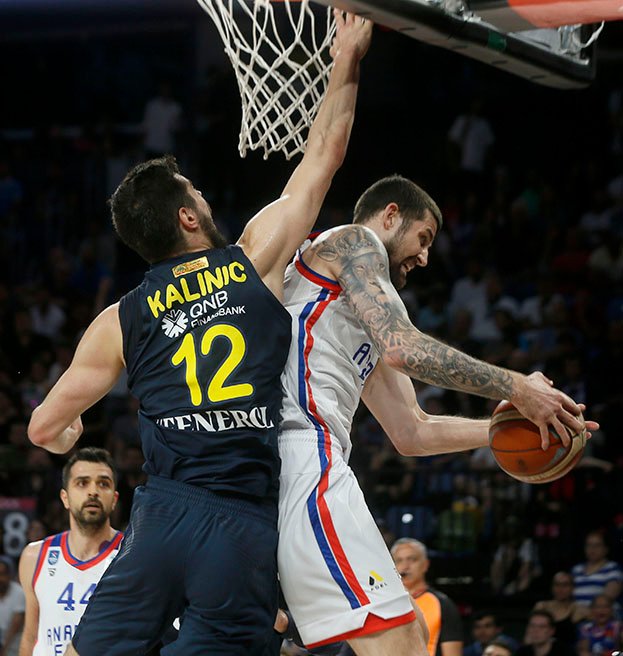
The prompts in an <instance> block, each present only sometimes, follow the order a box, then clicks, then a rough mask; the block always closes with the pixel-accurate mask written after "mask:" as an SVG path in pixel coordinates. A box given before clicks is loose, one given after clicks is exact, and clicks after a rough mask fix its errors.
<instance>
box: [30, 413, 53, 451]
mask: <svg viewBox="0 0 623 656" xmlns="http://www.w3.org/2000/svg"><path fill="white" fill-rule="evenodd" d="M37 414H38V413H37V409H35V411H34V412H33V415H32V418H31V419H30V423H29V424H28V439H29V440H30V441H31V442H32V443H33V444H34V445H35V446H39V447H42V448H44V449H45V448H46V446H47V445H48V444H50V443H51V442H53V441H54V438H55V436H54V435H52V433H51V431H50V430H49V429H48V428H47V427H46V426H45V424H44V422H42V421H41V419H40V418H39V417H38V416H37Z"/></svg>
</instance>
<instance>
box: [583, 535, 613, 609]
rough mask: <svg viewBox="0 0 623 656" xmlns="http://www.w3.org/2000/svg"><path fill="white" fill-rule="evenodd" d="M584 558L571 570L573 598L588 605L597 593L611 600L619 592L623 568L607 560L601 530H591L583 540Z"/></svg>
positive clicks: (606, 551) (605, 546) (606, 546)
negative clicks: (573, 586) (573, 587)
mask: <svg viewBox="0 0 623 656" xmlns="http://www.w3.org/2000/svg"><path fill="white" fill-rule="evenodd" d="M584 555H585V557H586V560H585V561H584V562H583V563H578V564H577V565H575V566H574V567H573V569H572V570H571V574H572V576H573V582H574V585H575V589H574V592H573V594H574V597H575V600H576V601H577V602H578V603H579V604H582V605H584V606H588V605H589V604H590V603H591V601H592V600H593V599H594V598H595V596H596V595H598V594H605V595H607V596H608V597H610V599H612V600H613V601H616V599H617V598H618V597H619V595H620V594H621V589H622V587H623V570H622V569H621V566H620V565H619V564H618V563H615V562H614V561H612V560H608V545H607V544H606V538H605V535H604V533H603V531H591V532H590V533H589V534H588V535H587V536H586V538H585V540H584Z"/></svg>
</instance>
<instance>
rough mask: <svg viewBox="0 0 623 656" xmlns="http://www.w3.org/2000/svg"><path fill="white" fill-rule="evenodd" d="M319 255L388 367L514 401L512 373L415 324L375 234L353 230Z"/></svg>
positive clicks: (319, 247)
mask: <svg viewBox="0 0 623 656" xmlns="http://www.w3.org/2000/svg"><path fill="white" fill-rule="evenodd" d="M314 250H315V253H316V255H317V256H318V257H320V258H321V259H323V260H325V261H327V262H332V263H333V267H334V268H335V270H336V271H337V272H338V273H337V278H338V280H339V282H340V285H341V286H342V289H343V293H344V294H345V296H346V299H347V301H348V303H349V304H350V306H351V307H352V309H353V311H354V312H355V315H356V316H357V318H358V319H359V321H360V322H361V324H362V325H363V327H364V329H365V330H366V332H367V333H368V335H369V336H370V338H371V339H372V341H373V342H374V344H375V345H376V347H377V348H378V350H379V352H380V353H381V355H382V357H383V360H384V361H385V362H387V363H388V364H390V365H391V366H392V367H394V368H397V369H399V370H400V371H402V372H404V373H405V374H407V375H408V376H410V377H411V378H415V379H417V380H421V381H422V382H425V383H428V384H429V385H436V386H438V387H444V388H446V389H452V390H457V391H461V392H468V393H470V394H476V395H478V396H484V397H487V398H491V399H503V398H509V397H510V396H511V392H512V390H513V375H512V374H511V372H510V371H508V370H506V369H502V368H500V367H496V366H494V365H490V364H488V363H486V362H482V361H481V360H477V359H476V358H473V357H471V356H469V355H467V354H465V353H462V352H461V351H459V350H457V349H455V348H452V347H451V346H448V345H447V344H444V343H443V342H441V341H439V340H438V339H435V338H433V337H431V336H429V335H426V334H424V333H422V332H420V331H419V330H418V329H417V328H416V327H415V326H414V325H413V324H412V323H411V321H410V319H409V316H408V314H407V310H406V308H405V306H404V304H403V302H402V300H401V298H400V296H399V295H398V292H397V291H396V290H395V288H394V287H393V285H392V283H391V280H390V268H389V259H388V257H387V252H386V250H385V247H384V246H383V245H382V243H381V242H380V240H379V239H378V237H377V236H376V235H375V234H374V233H373V232H372V231H371V230H369V229H368V228H365V227H363V226H360V225H352V226H349V227H348V228H345V229H343V230H338V231H336V232H335V233H334V234H333V235H330V236H329V237H328V238H327V239H325V240H323V241H322V242H320V243H319V244H318V245H317V246H314Z"/></svg>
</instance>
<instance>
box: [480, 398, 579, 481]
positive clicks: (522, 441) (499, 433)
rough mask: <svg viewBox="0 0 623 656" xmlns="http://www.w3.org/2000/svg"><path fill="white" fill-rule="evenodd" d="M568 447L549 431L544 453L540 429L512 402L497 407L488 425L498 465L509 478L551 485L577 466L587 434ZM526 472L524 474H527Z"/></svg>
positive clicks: (575, 439) (573, 436)
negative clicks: (548, 440)
mask: <svg viewBox="0 0 623 656" xmlns="http://www.w3.org/2000/svg"><path fill="white" fill-rule="evenodd" d="M567 431H568V433H569V436H570V437H571V443H570V445H569V447H565V446H563V444H562V440H561V439H560V437H559V436H558V434H557V433H556V432H555V431H554V430H553V429H552V428H550V429H549V435H550V446H549V447H548V448H547V449H545V450H543V449H541V446H540V443H541V438H540V431H539V429H538V427H537V426H536V425H535V424H534V423H533V422H531V421H529V420H528V419H526V418H525V417H524V416H523V415H522V414H521V413H520V412H519V411H518V410H517V409H516V408H515V407H514V406H513V405H512V403H510V402H509V401H502V402H500V403H499V404H498V406H497V407H496V409H495V410H494V412H493V415H492V417H491V422H490V425H489V446H490V448H491V451H492V453H493V455H494V457H495V460H496V462H497V464H498V465H499V466H500V468H501V469H502V471H504V472H505V473H507V474H508V475H509V476H512V477H513V478H516V479H517V480H520V481H522V482H525V483H548V482H550V481H553V480H556V479H557V478H560V477H562V476H564V475H565V474H566V473H568V472H569V471H570V470H571V469H573V467H574V466H575V465H576V464H577V462H578V461H579V459H580V458H581V456H582V453H583V451H584V447H585V445H586V431H583V432H582V433H580V434H578V435H572V434H571V431H570V430H569V429H567ZM524 472H525V473H524Z"/></svg>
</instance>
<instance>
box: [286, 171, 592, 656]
mask: <svg viewBox="0 0 623 656" xmlns="http://www.w3.org/2000/svg"><path fill="white" fill-rule="evenodd" d="M441 224H442V216H441V212H440V210H439V208H438V207H437V205H436V204H435V203H434V201H433V200H432V199H431V198H430V197H429V196H428V194H426V193H425V192H424V191H423V190H422V189H420V188H419V187H418V186H417V185H415V184H414V183H413V182H411V181H409V180H407V179H405V178H402V177H401V176H392V177H390V178H384V179H383V180H380V181H378V182H377V183H375V184H374V185H372V187H370V188H369V189H368V190H367V191H366V192H365V193H364V194H363V195H362V197H361V198H360V199H359V201H358V203H357V205H356V207H355V215H354V224H353V225H347V226H339V227H336V228H333V229H331V230H329V231H327V232H325V233H323V234H321V235H320V236H319V237H318V238H317V239H316V240H315V241H313V243H306V244H305V245H304V246H303V248H302V249H301V251H300V252H299V254H298V256H297V258H296V259H295V261H294V262H293V263H292V264H291V265H290V266H289V268H288V270H287V271H286V278H285V305H286V307H287V308H288V310H289V311H290V313H291V314H292V315H293V317H294V321H293V339H292V345H291V348H290V354H289V358H288V364H287V366H286V369H285V371H284V375H283V377H282V381H283V383H284V387H285V393H286V397H285V399H284V407H283V411H282V424H281V433H280V438H279V451H280V455H281V458H282V470H281V472H282V473H281V479H280V481H281V489H280V510H279V530H280V538H279V573H280V579H281V585H282V589H283V592H284V595H285V598H286V601H287V604H288V606H289V609H290V611H291V613H292V615H293V617H294V620H295V622H296V625H297V627H298V630H299V632H300V634H301V637H302V639H303V641H304V642H305V643H306V645H307V646H308V647H312V648H313V647H315V646H320V645H324V644H328V643H332V642H336V641H338V640H347V641H348V642H349V644H350V645H351V647H352V648H353V649H354V651H355V652H356V653H357V654H359V655H360V656H362V655H363V656H367V655H368V654H370V655H372V654H374V655H375V656H383V655H387V656H401V655H403V654H418V655H419V656H424V655H425V654H426V644H425V641H424V640H423V636H422V629H421V626H420V623H419V622H416V621H415V615H414V611H413V608H412V605H411V601H410V599H409V595H408V594H407V593H406V592H405V590H404V587H403V585H402V582H401V581H400V578H399V576H398V574H397V573H396V571H395V568H394V564H393V561H392V558H391V556H390V554H389V552H388V550H387V547H386V545H385V542H384V541H383V538H382V537H381V534H380V532H379V530H378V528H377V527H376V524H375V522H374V520H373V518H372V516H371V514H370V512H369V510H368V509H367V506H366V504H365V500H364V498H363V494H362V492H361V489H360V488H359V485H358V483H357V481H356V479H355V477H354V475H353V473H352V471H351V470H350V468H349V467H348V464H347V462H348V457H349V454H350V450H351V443H350V436H349V434H350V428H351V423H352V418H353V414H354V412H355V410H356V408H357V405H358V402H359V399H360V397H361V398H362V400H363V401H364V402H365V403H366V405H367V406H368V408H369V409H370V411H371V412H372V413H373V414H374V416H375V417H376V418H377V419H378V421H379V422H380V424H381V426H382V427H383V429H384V431H385V432H386V433H387V435H388V436H389V438H390V439H391V440H392V442H393V443H394V445H395V446H396V448H397V449H398V451H400V453H402V454H403V455H412V456H415V455H432V454H438V453H448V452H453V451H462V450H466V449H472V448H475V447H479V446H483V445H486V444H488V423H489V422H488V420H486V419H481V420H475V419H467V418H462V417H442V416H431V415H428V414H426V413H425V412H424V411H423V410H422V409H421V408H420V407H419V405H418V403H417V399H416V396H415V392H414V389H413V385H412V383H411V380H410V378H415V379H418V380H421V381H423V382H426V383H428V384H431V385H436V386H439V387H444V388H447V389H453V390H457V391H461V392H468V393H471V394H477V395H480V396H483V397H487V398H491V399H509V400H511V401H512V402H513V403H514V404H515V405H516V407H517V408H518V409H519V410H520V411H521V412H522V413H523V414H524V415H525V416H526V417H528V418H529V419H531V420H532V421H533V422H534V423H535V424H537V425H538V426H539V428H540V431H541V436H542V442H543V444H544V445H545V444H547V442H548V426H552V427H553V428H554V429H555V430H556V431H557V432H558V433H559V434H561V435H563V441H566V442H568V440H569V437H568V435H567V433H566V430H565V427H568V428H569V429H570V430H571V431H573V432H577V431H579V430H582V429H583V428H585V427H586V428H587V429H588V430H589V431H590V430H595V429H596V428H597V426H598V425H597V424H596V423H595V422H591V421H587V422H584V420H583V419H582V418H581V416H580V413H581V411H582V410H583V409H584V406H582V405H578V404H577V403H575V402H574V401H573V400H572V399H570V398H569V397H568V396H566V395H565V394H563V393H562V392H560V391H559V390H557V389H555V388H554V387H553V385H552V382H551V381H549V380H548V379H546V378H545V376H543V374H541V373H538V372H537V373H533V374H531V375H530V376H525V375H523V374H520V373H517V372H514V371H509V370H506V369H501V368H499V367H495V366H493V365H490V364H487V363H486V362H482V361H479V360H476V359H475V358H472V357H470V356H468V355H466V354H464V353H462V352H460V351H458V350H457V349H455V348H452V347H450V346H448V345H446V344H443V343H442V342H440V341H439V340H437V339H434V338H432V337H430V336H428V335H425V334H423V333H421V332H420V331H419V330H418V329H417V328H416V327H415V326H414V325H413V324H412V323H411V321H410V319H409V316H408V313H407V311H406V308H405V306H404V304H403V302H402V300H401V299H400V296H399V295H398V293H397V291H396V288H398V289H400V288H401V287H403V286H404V285H405V282H406V277H407V274H408V273H409V272H410V271H411V270H412V269H413V268H415V267H416V266H426V264H427V261H428V252H429V249H430V247H431V245H432V243H433V240H434V238H435V235H436V234H437V231H438V230H439V228H440V227H441ZM392 283H393V284H392Z"/></svg>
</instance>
